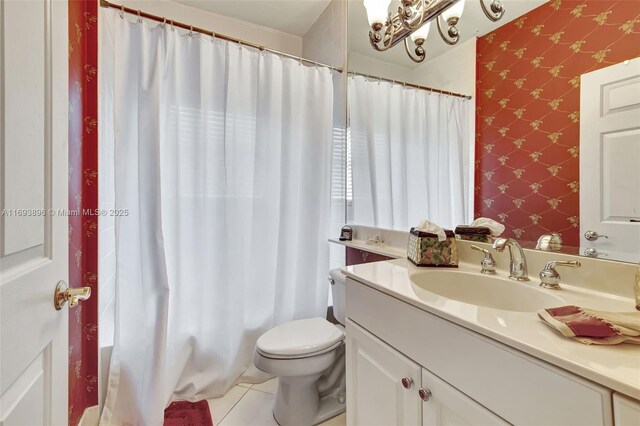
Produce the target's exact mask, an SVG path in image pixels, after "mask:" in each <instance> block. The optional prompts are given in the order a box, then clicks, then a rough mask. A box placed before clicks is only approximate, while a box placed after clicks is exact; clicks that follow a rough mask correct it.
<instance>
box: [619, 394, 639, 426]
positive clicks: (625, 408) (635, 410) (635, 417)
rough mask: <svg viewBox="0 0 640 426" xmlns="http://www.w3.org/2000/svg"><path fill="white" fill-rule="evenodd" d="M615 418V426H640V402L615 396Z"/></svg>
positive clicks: (622, 396)
mask: <svg viewBox="0 0 640 426" xmlns="http://www.w3.org/2000/svg"><path fill="white" fill-rule="evenodd" d="M613 418H614V419H615V422H614V424H615V426H638V425H640V401H635V400H633V399H631V398H627V397H626V396H624V395H619V394H617V393H616V394H614V395H613Z"/></svg>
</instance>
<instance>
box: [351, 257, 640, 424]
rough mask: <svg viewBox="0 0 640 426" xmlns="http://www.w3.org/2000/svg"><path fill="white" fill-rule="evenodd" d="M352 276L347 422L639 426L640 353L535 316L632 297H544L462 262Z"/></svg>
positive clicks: (610, 305) (575, 293)
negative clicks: (581, 336) (581, 339)
mask: <svg viewBox="0 0 640 426" xmlns="http://www.w3.org/2000/svg"><path fill="white" fill-rule="evenodd" d="M462 246H463V247H462V252H463V254H464V253H465V252H466V248H465V247H466V245H464V244H462ZM503 260H504V259H503ZM499 263H501V264H503V265H504V264H505V262H504V261H502V262H499ZM534 263H535V262H534ZM536 266H537V265H536ZM590 266H592V265H587V267H590ZM583 269H584V268H583ZM344 272H345V273H346V274H347V277H348V279H347V317H348V318H347V400H348V401H349V403H348V408H347V424H350V425H374V424H379V425H391V424H397V425H419V424H423V425H448V424H456V425H459V424H470V425H480V424H482V425H506V424H518V425H519V424H538V425H617V426H632V425H633V426H637V425H638V424H640V347H638V346H636V345H631V344H622V345H617V346H596V345H583V344H581V343H578V342H576V341H574V340H572V339H569V338H565V337H562V336H560V335H559V334H557V333H556V332H555V331H554V330H552V329H550V328H549V327H547V326H546V325H544V324H543V322H542V321H540V320H539V319H538V317H537V314H536V311H537V310H538V309H542V308H545V307H554V306H562V305H563V304H576V305H578V306H588V307H591V308H595V309H599V310H610V311H629V310H632V309H633V304H632V301H631V299H630V298H628V297H626V293H625V294H614V293H607V292H600V291H596V290H595V289H593V288H585V287H580V286H575V285H566V284H564V285H563V286H562V289H561V290H556V291H553V290H545V289H541V288H539V287H538V282H537V281H534V280H533V279H532V280H531V281H528V282H515V281H511V280H508V279H507V278H506V272H505V271H504V270H501V271H498V274H497V275H496V276H495V277H494V278H487V276H485V275H481V274H480V273H479V268H478V265H476V264H475V263H464V262H463V263H461V264H460V268H459V269H457V270H449V271H446V272H443V271H442V270H438V269H433V268H416V267H415V266H413V265H411V264H410V263H409V262H408V261H406V260H405V259H396V260H393V261H386V262H377V263H370V264H362V265H355V266H350V267H347V268H346V269H345V270H344ZM581 273H582V274H585V276H589V277H591V278H593V275H594V273H590V272H589V271H585V270H583V271H581ZM443 274H444V275H443ZM446 274H453V275H446ZM574 274H575V272H574ZM596 275H597V274H596ZM531 276H534V274H533V272H532V273H531ZM568 277H569V278H571V274H568ZM574 278H575V277H574ZM483 279H485V281H483ZM491 279H494V280H495V281H490V280H491ZM447 280H448V281H447ZM487 280H489V281H487ZM443 281H445V284H446V285H444V286H443V285H440V286H439V285H438V284H437V282H443ZM586 281H589V279H587V280H586ZM434 283H435V284H434ZM473 283H478V286H479V290H478V289H474V288H473V287H472V286H473ZM465 286H466V287H465ZM457 287H460V288H459V289H457V290H456V288H457ZM587 287H588V286H587ZM452 289H453V290H452ZM492 292H493V293H492Z"/></svg>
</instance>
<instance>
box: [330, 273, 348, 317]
mask: <svg viewBox="0 0 640 426" xmlns="http://www.w3.org/2000/svg"><path fill="white" fill-rule="evenodd" d="M345 279H346V277H345V275H344V274H343V273H342V272H341V271H340V269H332V270H331V271H329V281H330V282H331V296H332V297H333V316H334V317H336V319H337V320H338V322H339V323H340V324H342V325H344V323H345V321H346V319H347V318H346V315H347V314H346V312H345V299H346V288H345V284H344V282H345Z"/></svg>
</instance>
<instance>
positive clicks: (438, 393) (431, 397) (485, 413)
mask: <svg viewBox="0 0 640 426" xmlns="http://www.w3.org/2000/svg"><path fill="white" fill-rule="evenodd" d="M422 389H423V392H425V393H426V394H427V395H428V399H427V400H426V401H424V402H423V403H422V425H423V426H453V425H456V426H460V425H469V426H477V425H483V426H494V425H495V426H503V425H504V426H506V425H508V424H509V423H507V422H505V421H504V420H503V419H501V418H500V417H498V416H496V415H495V414H494V413H492V412H491V411H489V410H487V409H486V408H485V407H483V406H482V405H480V404H478V403H477V402H476V401H474V400H473V399H471V398H469V397H468V396H467V395H465V394H463V393H462V392H460V391H459V390H458V389H456V388H454V387H453V386H451V385H450V384H448V383H447V382H445V381H443V380H442V379H440V378H439V377H438V376H436V375H435V374H433V373H431V372H430V371H429V370H426V369H422Z"/></svg>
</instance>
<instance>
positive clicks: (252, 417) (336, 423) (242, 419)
mask: <svg viewBox="0 0 640 426" xmlns="http://www.w3.org/2000/svg"><path fill="white" fill-rule="evenodd" d="M277 388H278V379H277V378H276V379H271V380H267V381H266V382H264V383H261V384H258V385H250V384H245V383H241V384H239V385H237V386H234V387H233V388H231V389H230V390H229V392H227V393H226V394H225V395H224V396H223V397H221V398H216V399H210V400H208V402H209V409H210V410H211V417H212V418H213V424H214V425H215V426H277V425H278V424H277V423H276V421H275V420H274V419H273V414H272V413H271V411H272V409H273V403H274V400H275V393H276V389H277ZM345 425H346V415H345V414H341V415H339V416H337V417H334V418H333V419H330V420H328V421H326V422H324V423H322V424H321V425H320V426H345Z"/></svg>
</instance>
